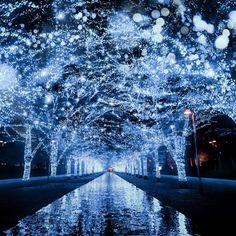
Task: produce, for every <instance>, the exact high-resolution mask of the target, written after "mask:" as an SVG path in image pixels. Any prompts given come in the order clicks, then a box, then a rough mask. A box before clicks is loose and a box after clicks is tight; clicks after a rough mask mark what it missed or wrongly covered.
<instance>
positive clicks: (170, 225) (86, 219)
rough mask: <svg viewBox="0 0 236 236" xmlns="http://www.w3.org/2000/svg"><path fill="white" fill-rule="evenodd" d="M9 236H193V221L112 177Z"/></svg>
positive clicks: (61, 202) (35, 216)
mask: <svg viewBox="0 0 236 236" xmlns="http://www.w3.org/2000/svg"><path fill="white" fill-rule="evenodd" d="M5 233H6V235H37V236H40V235H53V236H56V235H86V236H87V235H88V236H90V235H107V236H108V235H109V236H112V235H119V236H120V235H148V236H152V235H153V236H154V235H155V236H156V235H160V236H177V235H178V236H179V235H193V232H192V229H191V222H190V220H189V219H188V218H187V217H185V216H184V215H183V214H181V213H180V212H178V211H177V210H175V209H173V208H169V207H166V206H163V205H162V204H161V202H160V201H158V200H157V199H155V198H153V197H151V196H149V195H147V194H146V193H145V192H143V191H142V190H140V189H138V188H137V187H135V186H134V185H132V184H130V183H128V182H127V181H125V180H123V179H122V178H120V177H119V176H117V175H115V174H113V173H106V174H104V175H102V176H100V177H98V178H96V179H95V180H93V181H91V182H89V183H88V184H86V185H83V186H81V187H80V188H77V189H76V190H74V191H72V192H70V193H68V194H67V195H64V196H63V197H62V198H60V199H58V200H56V201H54V202H53V203H51V204H49V205H48V206H46V207H44V208H42V209H40V210H39V211H38V212H36V213H35V214H33V215H32V216H28V217H26V218H24V219H22V220H21V221H19V222H18V224H17V225H16V226H15V227H13V228H11V229H9V230H8V231H5Z"/></svg>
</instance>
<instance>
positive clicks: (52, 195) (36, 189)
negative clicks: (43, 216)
mask: <svg viewBox="0 0 236 236" xmlns="http://www.w3.org/2000/svg"><path fill="white" fill-rule="evenodd" d="M99 175H101V174H94V175H88V176H83V177H78V179H67V178H62V177H59V178H57V179H56V180H54V181H56V182H51V183H48V184H45V183H44V184H43V185H42V184H41V185H35V183H34V184H32V185H28V186H25V187H19V186H18V187H15V188H13V187H12V185H10V186H11V188H9V186H6V187H5V188H3V187H2V188H0V235H1V232H2V230H4V229H7V228H10V227H12V226H13V225H15V224H16V223H17V222H18V221H19V220H20V219H22V218H23V217H25V216H27V215H31V214H33V213H34V212H36V211H37V210H39V209H40V208H42V207H44V206H46V205H48V204H49V203H51V202H53V201H55V200H56V199H58V198H60V197H62V196H63V195H65V194H67V193H68V192H70V191H72V190H74V189H76V188H78V187H80V186H81V185H84V184H86V183H88V182H89V181H91V180H93V179H95V178H96V177H98V176H99ZM20 181H21V180H19V182H20ZM10 182H11V181H10ZM37 184H39V183H38V182H37Z"/></svg>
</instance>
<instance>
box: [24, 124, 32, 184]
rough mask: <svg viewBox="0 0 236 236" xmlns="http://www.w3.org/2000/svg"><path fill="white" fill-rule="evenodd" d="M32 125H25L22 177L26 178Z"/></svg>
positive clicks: (28, 166)
mask: <svg viewBox="0 0 236 236" xmlns="http://www.w3.org/2000/svg"><path fill="white" fill-rule="evenodd" d="M31 130H32V127H31V126H30V125H27V126H26V137H25V151H24V173H23V177H22V178H23V179H24V180H27V179H29V178H30V172H31V162H32V159H33V157H32V143H31V142H32V137H31Z"/></svg>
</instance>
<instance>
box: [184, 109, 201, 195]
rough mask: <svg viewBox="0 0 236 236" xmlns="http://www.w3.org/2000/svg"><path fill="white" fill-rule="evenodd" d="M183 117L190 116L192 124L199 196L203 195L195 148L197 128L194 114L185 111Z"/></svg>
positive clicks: (190, 111)
mask: <svg viewBox="0 0 236 236" xmlns="http://www.w3.org/2000/svg"><path fill="white" fill-rule="evenodd" d="M184 115H185V116H188V117H189V116H190V117H191V120H192V122H193V136H194V148H195V160H196V161H197V176H198V183H199V192H200V194H202V193H203V189H202V179H201V172H200V158H199V155H198V148H197V128H196V120H195V116H196V115H195V113H194V111H192V110H191V109H186V110H185V111H184Z"/></svg>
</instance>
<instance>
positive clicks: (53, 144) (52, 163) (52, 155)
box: [50, 140, 58, 176]
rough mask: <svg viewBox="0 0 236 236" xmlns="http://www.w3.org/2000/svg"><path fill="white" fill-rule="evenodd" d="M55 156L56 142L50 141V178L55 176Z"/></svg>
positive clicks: (56, 152)
mask: <svg viewBox="0 0 236 236" xmlns="http://www.w3.org/2000/svg"><path fill="white" fill-rule="evenodd" d="M57 155H58V141H57V140H52V142H51V153H50V176H56V174H57Z"/></svg>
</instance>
